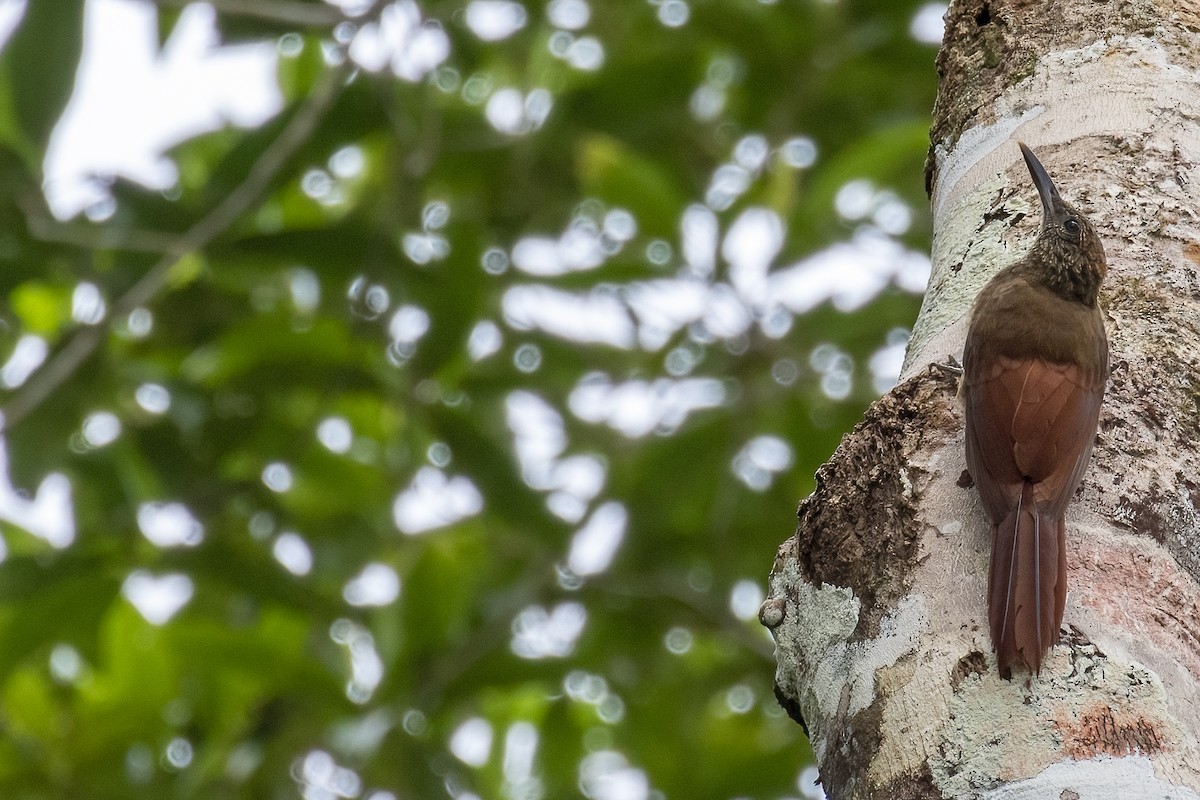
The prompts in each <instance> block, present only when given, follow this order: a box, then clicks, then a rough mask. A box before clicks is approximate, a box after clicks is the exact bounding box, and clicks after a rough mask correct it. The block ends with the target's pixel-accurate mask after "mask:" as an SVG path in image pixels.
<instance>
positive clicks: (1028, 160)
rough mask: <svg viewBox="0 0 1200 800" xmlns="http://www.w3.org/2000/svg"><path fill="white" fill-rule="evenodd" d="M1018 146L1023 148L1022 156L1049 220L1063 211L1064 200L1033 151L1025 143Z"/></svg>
mask: <svg viewBox="0 0 1200 800" xmlns="http://www.w3.org/2000/svg"><path fill="white" fill-rule="evenodd" d="M1017 146H1019V147H1020V148H1021V155H1023V156H1025V166H1027V167H1029V174H1030V175H1032V176H1033V185H1034V186H1036V187H1037V192H1038V197H1040V198H1042V213H1043V214H1045V215H1046V217H1047V218H1049V217H1051V216H1052V215H1053V214H1054V212H1056V211H1059V210H1061V209H1062V198H1061V197H1059V196H1058V189H1056V188H1055V187H1054V181H1052V180H1050V175H1049V173H1047V172H1046V168H1045V167H1043V166H1042V162H1040V161H1038V160H1037V156H1035V155H1034V154H1033V151H1032V150H1030V149H1029V147H1028V146H1027V145H1026V144H1025V143H1024V142H1017Z"/></svg>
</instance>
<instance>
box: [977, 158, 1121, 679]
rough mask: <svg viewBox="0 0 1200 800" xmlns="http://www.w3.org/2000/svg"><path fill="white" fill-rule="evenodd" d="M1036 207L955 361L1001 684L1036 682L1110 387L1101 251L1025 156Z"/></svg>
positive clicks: (1056, 622) (1062, 598) (1052, 635)
mask: <svg viewBox="0 0 1200 800" xmlns="http://www.w3.org/2000/svg"><path fill="white" fill-rule="evenodd" d="M1020 147H1021V152H1022V154H1023V155H1024V157H1025V164H1026V166H1028V168H1029V172H1030V175H1032V176H1033V182H1034V184H1035V186H1036V187H1037V190H1038V194H1039V196H1040V197H1041V200H1042V227H1041V230H1040V231H1039V232H1038V235H1037V239H1036V240H1035V241H1034V243H1033V246H1032V247H1031V248H1030V250H1029V252H1028V253H1027V254H1026V255H1025V256H1024V257H1023V258H1022V259H1021V260H1019V261H1017V262H1016V263H1015V264H1012V265H1010V266H1008V267H1006V268H1004V269H1003V270H1001V271H1000V272H999V273H998V274H997V275H996V276H995V277H994V278H992V280H991V281H990V282H989V283H988V284H987V285H986V286H985V287H984V288H983V290H982V291H981V292H980V293H979V297H978V298H977V299H976V301H975V306H974V309H973V311H972V313H971V321H970V325H969V327H968V331H967V343H966V347H965V349H964V352H963V394H964V399H965V402H966V424H967V430H966V450H967V453H966V455H967V468H968V470H969V471H970V473H971V477H972V478H973V479H974V481H975V486H976V487H977V488H978V490H979V496H980V498H981V499H982V500H983V505H984V508H985V509H987V512H988V516H989V517H991V520H992V558H991V568H990V571H989V575H988V621H989V623H990V628H991V635H992V645H993V646H994V647H995V649H996V659H997V661H998V663H999V666H1000V674H1001V675H1003V676H1004V677H1009V676H1010V675H1011V668H1012V666H1013V665H1014V664H1024V665H1025V666H1026V667H1027V668H1028V669H1030V670H1031V671H1033V672H1037V671H1038V670H1039V669H1040V667H1041V664H1042V658H1043V656H1044V655H1045V651H1046V649H1047V648H1049V647H1050V646H1051V645H1053V644H1054V643H1056V642H1057V641H1058V633H1059V626H1060V625H1061V624H1062V617H1063V608H1064V606H1065V604H1066V595H1067V560H1066V558H1067V556H1066V529H1065V525H1064V521H1063V517H1064V513H1065V511H1066V507H1067V503H1068V502H1070V499H1071V496H1072V495H1073V494H1074V493H1075V489H1076V488H1077V487H1078V486H1079V482H1080V480H1081V479H1082V478H1083V473H1084V470H1085V469H1087V464H1088V459H1089V457H1090V455H1091V451H1092V442H1093V440H1094V439H1095V436H1096V423H1097V420H1098V418H1099V415H1100V401H1101V399H1102V398H1103V396H1104V384H1105V381H1106V380H1107V378H1108V339H1107V337H1106V335H1105V332H1104V318H1103V315H1102V314H1101V311H1100V307H1099V306H1098V304H1097V296H1098V294H1099V291H1100V284H1101V282H1102V281H1103V279H1104V276H1105V274H1106V273H1107V265H1106V263H1105V259H1104V247H1103V245H1102V244H1101V243H1100V238H1099V236H1097V235H1096V231H1095V229H1093V228H1092V226H1091V224H1090V223H1089V222H1088V221H1087V219H1086V218H1085V217H1084V216H1083V215H1082V214H1080V213H1079V212H1078V211H1077V210H1076V209H1075V208H1073V207H1072V206H1070V205H1069V204H1067V203H1066V202H1065V201H1064V200H1063V199H1062V198H1061V197H1060V196H1059V194H1058V190H1057V189H1056V188H1055V186H1054V183H1053V182H1052V181H1051V180H1050V176H1049V175H1048V174H1047V173H1046V170H1045V168H1043V167H1042V165H1041V163H1040V162H1039V161H1038V160H1037V158H1036V157H1035V156H1034V154H1033V152H1032V151H1031V150H1030V149H1029V148H1028V147H1026V146H1025V145H1024V144H1021V145H1020Z"/></svg>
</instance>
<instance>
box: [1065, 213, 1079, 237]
mask: <svg viewBox="0 0 1200 800" xmlns="http://www.w3.org/2000/svg"><path fill="white" fill-rule="evenodd" d="M1063 230H1065V231H1066V232H1067V233H1069V234H1071V235H1072V236H1078V235H1079V220H1077V219H1075V218H1074V217H1067V219H1066V221H1065V222H1063Z"/></svg>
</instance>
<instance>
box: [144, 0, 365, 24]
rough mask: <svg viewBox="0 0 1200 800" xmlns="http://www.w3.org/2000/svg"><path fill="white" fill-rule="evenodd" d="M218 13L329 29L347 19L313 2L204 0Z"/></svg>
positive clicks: (164, 1)
mask: <svg viewBox="0 0 1200 800" xmlns="http://www.w3.org/2000/svg"><path fill="white" fill-rule="evenodd" d="M192 2H193V0H154V3H155V5H159V6H166V7H169V8H184V7H185V6H188V5H191V3H192ZM207 2H208V4H209V5H210V6H212V7H213V9H215V10H216V12H217V13H218V14H226V15H228V16H232V17H253V18H255V19H262V20H266V21H268V22H280V23H283V24H286V25H297V26H300V27H306V28H332V27H333V26H334V25H336V24H338V23H339V22H343V21H345V20H346V16H345V15H344V14H342V13H341V12H340V11H338V10H337V9H336V8H334V7H333V6H328V5H320V4H316V3H296V2H289V0H207Z"/></svg>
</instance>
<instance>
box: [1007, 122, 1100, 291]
mask: <svg viewBox="0 0 1200 800" xmlns="http://www.w3.org/2000/svg"><path fill="white" fill-rule="evenodd" d="M1017 144H1018V145H1020V147H1021V155H1023V156H1024V157H1025V166H1027V167H1029V174H1030V175H1031V176H1032V177H1033V185H1034V186H1036V187H1037V192H1038V196H1039V197H1041V199H1042V228H1041V230H1040V231H1038V237H1037V240H1036V241H1035V242H1034V244H1033V250H1032V251H1031V254H1030V255H1031V256H1033V257H1034V258H1036V260H1037V261H1039V262H1040V265H1041V268H1042V269H1041V271H1042V272H1043V274H1044V275H1045V280H1046V281H1047V283H1048V284H1049V286H1050V288H1051V289H1053V290H1054V291H1055V292H1058V293H1059V294H1062V295H1064V296H1067V297H1070V298H1072V299H1075V300H1079V301H1080V302H1082V303H1085V304H1087V305H1089V306H1094V305H1096V297H1097V295H1098V294H1099V292H1100V284H1101V282H1103V280H1104V276H1105V275H1107V274H1108V263H1107V261H1106V260H1105V258H1104V245H1103V244H1102V243H1101V242H1100V237H1099V236H1098V235H1097V234H1096V229H1095V228H1093V227H1092V223H1090V222H1089V221H1088V219H1087V217H1085V216H1084V215H1083V214H1081V213H1080V212H1079V211H1078V210H1077V209H1076V208H1075V207H1074V206H1072V205H1071V204H1070V203H1068V202H1067V201H1065V200H1063V199H1062V197H1061V196H1060V195H1059V193H1058V188H1057V187H1055V185H1054V181H1052V180H1050V175H1049V173H1047V172H1046V168H1045V167H1043V166H1042V162H1040V161H1038V159H1037V156H1035V155H1034V154H1033V151H1032V150H1030V149H1029V148H1028V147H1027V146H1026V145H1025V143H1024V142H1017Z"/></svg>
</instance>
